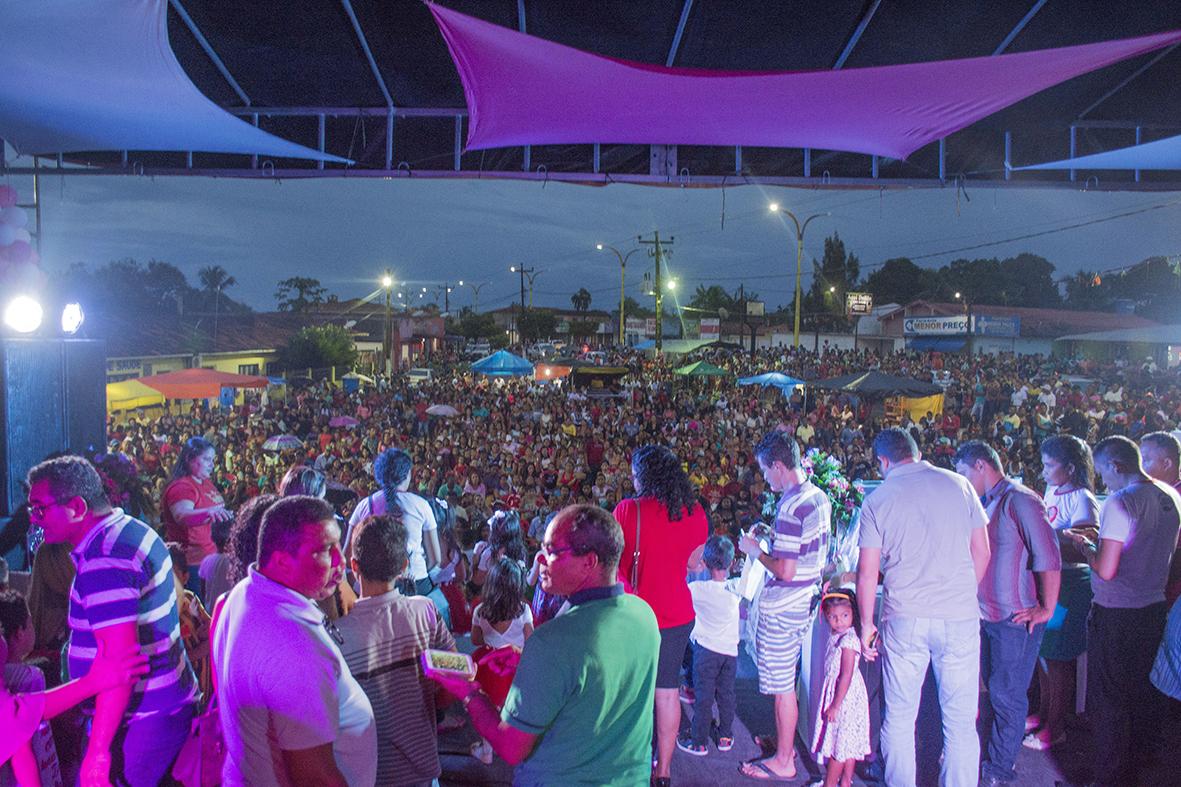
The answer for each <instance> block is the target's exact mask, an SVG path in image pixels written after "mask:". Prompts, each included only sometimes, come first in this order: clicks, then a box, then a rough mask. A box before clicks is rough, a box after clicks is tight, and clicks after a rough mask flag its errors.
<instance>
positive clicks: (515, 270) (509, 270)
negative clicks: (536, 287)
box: [508, 265, 517, 273]
mask: <svg viewBox="0 0 1181 787" xmlns="http://www.w3.org/2000/svg"><path fill="white" fill-rule="evenodd" d="M508 272H509V273H516V272H517V266H516V265H510V266H509V269H508Z"/></svg>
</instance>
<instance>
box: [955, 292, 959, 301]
mask: <svg viewBox="0 0 1181 787" xmlns="http://www.w3.org/2000/svg"><path fill="white" fill-rule="evenodd" d="M955 299H956V300H957V301H958V300H959V299H960V294H959V292H956V294H955Z"/></svg>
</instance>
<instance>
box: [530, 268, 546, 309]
mask: <svg viewBox="0 0 1181 787" xmlns="http://www.w3.org/2000/svg"><path fill="white" fill-rule="evenodd" d="M530 270H531V271H532V270H533V269H532V268H530ZM543 273H545V271H536V272H533V273H530V274H529V308H530V309H532V308H533V281H534V280H535V279H536V278H537V277H538V276H540V275H541V274H543Z"/></svg>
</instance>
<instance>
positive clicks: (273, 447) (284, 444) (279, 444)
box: [262, 434, 303, 451]
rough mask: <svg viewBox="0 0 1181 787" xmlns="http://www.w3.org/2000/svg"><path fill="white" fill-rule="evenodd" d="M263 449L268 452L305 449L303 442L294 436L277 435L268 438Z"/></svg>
mask: <svg viewBox="0 0 1181 787" xmlns="http://www.w3.org/2000/svg"><path fill="white" fill-rule="evenodd" d="M262 447H263V449H264V450H266V451H291V450H294V449H296V448H303V441H302V440H300V439H299V438H298V437H296V436H295V435H292V434H277V435H272V436H271V437H268V438H267V441H266V442H265V443H263V444H262Z"/></svg>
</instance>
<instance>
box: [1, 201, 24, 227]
mask: <svg viewBox="0 0 1181 787" xmlns="http://www.w3.org/2000/svg"><path fill="white" fill-rule="evenodd" d="M0 222H3V223H4V224H10V225H12V226H13V227H16V228H17V229H20V228H21V227H24V226H26V225H28V223H29V214H28V213H25V209H24V208H18V207H17V206H16V205H13V206H11V207H8V208H5V209H4V210H0Z"/></svg>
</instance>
